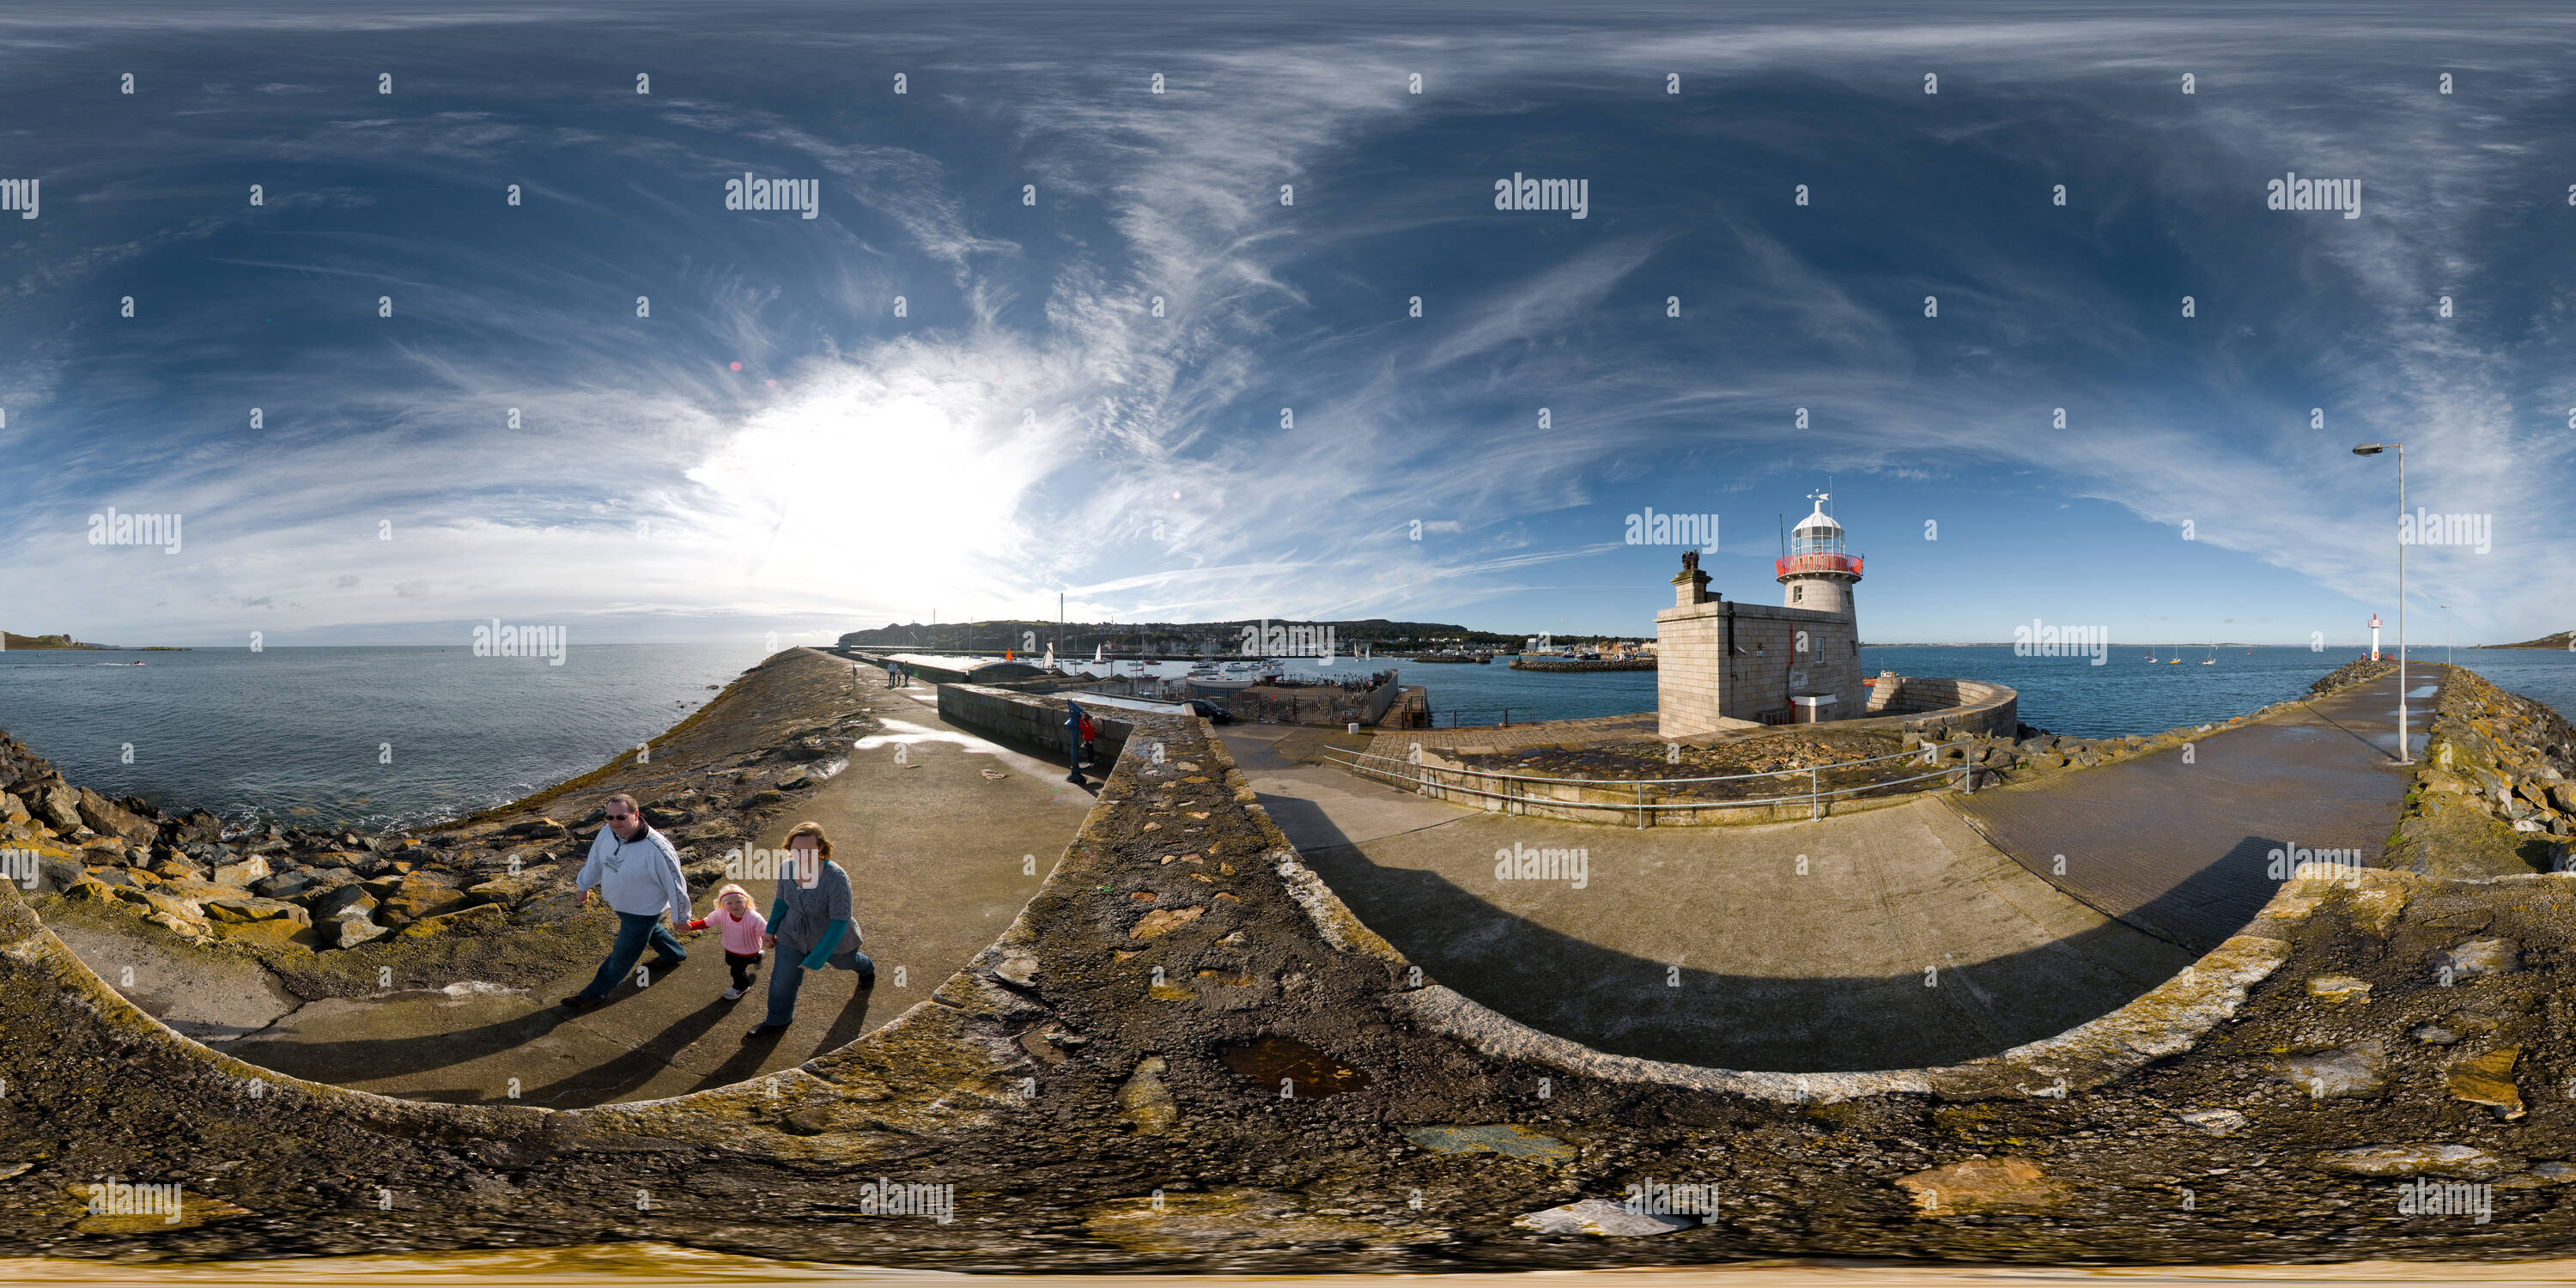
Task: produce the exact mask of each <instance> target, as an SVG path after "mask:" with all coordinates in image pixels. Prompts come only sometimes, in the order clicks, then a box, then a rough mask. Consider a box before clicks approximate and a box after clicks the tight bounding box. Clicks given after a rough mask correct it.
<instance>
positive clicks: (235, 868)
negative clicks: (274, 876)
mask: <svg viewBox="0 0 2576 1288" xmlns="http://www.w3.org/2000/svg"><path fill="white" fill-rule="evenodd" d="M270 872H271V869H270V868H269V866H268V860H267V859H265V858H263V857H261V856H259V855H256V854H254V855H251V856H250V857H249V858H246V859H242V860H240V861H238V862H234V863H220V864H217V865H215V884H217V885H228V886H239V887H241V888H242V889H244V890H248V889H249V888H251V886H252V884H254V883H256V882H258V881H261V880H264V879H266V878H267V877H268V875H269V874H270Z"/></svg>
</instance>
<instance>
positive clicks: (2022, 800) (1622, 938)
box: [1221, 680, 2430, 1072]
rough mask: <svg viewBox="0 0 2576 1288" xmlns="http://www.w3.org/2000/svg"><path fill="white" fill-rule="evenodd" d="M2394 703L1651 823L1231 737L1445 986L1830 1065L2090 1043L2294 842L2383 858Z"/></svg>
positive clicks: (1305, 848) (2243, 898)
mask: <svg viewBox="0 0 2576 1288" xmlns="http://www.w3.org/2000/svg"><path fill="white" fill-rule="evenodd" d="M2416 700H2417V701H2418V702H2419V703H2421V704H2422V707H2423V709H2425V710H2428V711H2429V708H2430V695H2429V694H2423V695H2422V696H2419V697H2418V698H2417V699H2416ZM2395 711H2396V687H2395V682H2394V680H2389V681H2383V682H2380V683H2376V684H2370V685H2363V686H2357V687H2356V688H2355V689H2351V690H2346V691H2344V692H2343V693H2339V694H2336V695H2333V696H2331V697H2329V698H2327V699H2324V700H2322V701H2320V702H2317V703H2315V704H2312V705H2310V706H2307V707H2301V708H2294V709H2292V710H2291V711H2289V712H2287V713H2284V714H2283V715H2281V716H2278V717H2274V718H2272V719H2268V720H2265V721H2260V722H2256V723H2253V724H2248V725H2245V726H2240V727H2238V728H2236V729H2232V730H2224V731H2214V732H2213V733H2212V734H2211V735H2210V736H2209V737H2207V738H2205V739H2202V740H2200V741H2199V742H2198V743H2197V744H2196V745H2195V747H2194V751H2193V760H2192V763H2191V764H2190V765H2183V764H2182V763H2181V757H2180V756H2179V754H2176V755H2174V756H2172V757H2170V758H2166V759H2150V760H2140V761H2132V762H2127V763H2122V764H2118V765H2112V766H2106V767H2102V768H2098V769H2092V770H2085V771H2080V772H2074V773H2065V774H2058V775H2054V776H2051V777H2048V778H2045V779H2042V780H2039V781H2038V782H2035V783H2032V784H2029V785H2027V786H2020V787H2014V788H2009V789H1990V790H1988V791H1984V792H1979V793H1976V794H1975V795H1973V796H1965V797H1956V796H1942V797H1935V798H1927V799H1923V800H1919V801H1916V802H1913V803H1911V804H1907V805H1904V806H1899V807H1893V808H1889V809H1883V810H1875V811H1870V812H1865V813H1859V814H1851V815H1842V816H1835V817H1829V818H1826V819H1823V820H1820V821H1815V822H1806V823H1788V824H1776V825H1770V826H1763V827H1732V828H1664V829H1646V830H1638V829H1632V828H1620V827H1611V826H1603V825H1596V824H1584V823H1573V822H1566V821H1561V820H1555V819H1546V818H1532V817H1517V816H1509V815H1498V814H1489V813H1484V812H1481V811H1475V810H1467V809H1460V808H1457V807H1455V806H1451V805H1447V804H1443V803H1438V802H1432V801H1426V800H1423V799H1421V798H1419V797H1416V796H1412V795H1410V794H1407V793H1403V792H1400V791H1396V790H1393V789H1390V788H1387V787H1384V786H1380V785H1378V784H1375V783H1373V782H1370V781H1368V780H1364V779H1361V778H1358V777H1356V776H1352V775H1349V774H1345V773H1343V772H1341V771H1339V770H1335V769H1330V768H1326V767H1324V766H1321V765H1319V764H1314V763H1299V761H1300V760H1301V759H1303V760H1307V761H1309V762H1311V755H1309V756H1305V757H1299V756H1294V755H1283V754H1280V751H1279V748H1280V746H1281V744H1282V741H1283V740H1282V739H1281V736H1280V734H1279V733H1278V732H1277V731H1265V730H1263V729H1261V728H1260V727H1251V728H1230V729H1227V730H1224V731H1221V732H1222V733H1223V735H1224V737H1225V741H1226V743H1227V745H1228V747H1229V748H1230V749H1231V750H1232V751H1233V753H1234V754H1235V756H1236V758H1237V760H1238V763H1240V764H1241V765H1242V766H1243V767H1244V770H1245V773H1246V775H1247V777H1248V778H1249V779H1250V780H1251V783H1252V786H1253V790H1254V791H1255V792H1256V793H1258V794H1259V796H1260V798H1261V801H1262V804H1263V805H1264V806H1265V807H1266V808H1267V809H1268V810H1269V811H1270V813H1271V815H1272V817H1273V818H1275V819H1277V820H1278V821H1279V823H1280V826H1281V829H1282V830H1283V831H1285V832H1286V833H1287V834H1288V836H1289V838H1290V840H1291V841H1292V842H1294V843H1295V844H1296V845H1297V846H1298V848H1299V850H1300V851H1301V852H1302V853H1303V854H1304V855H1305V857H1306V860H1307V862H1308V863H1309V864H1310V865H1311V866H1313V867H1314V868H1315V870H1316V871H1317V872H1318V873H1320V874H1321V875H1322V876H1323V877H1324V879H1325V880H1326V881H1327V882H1329V883H1330V884H1331V885H1332V887H1333V889H1334V891H1335V892H1336V893H1338V894H1339V895H1341V897H1342V898H1343V900H1344V901H1346V902H1347V903H1349V904H1350V906H1351V908H1352V910H1353V911H1354V912H1356V913H1357V914H1358V915H1359V916H1360V918H1361V919H1362V920H1363V921H1365V922H1367V923H1368V925H1369V926H1370V927H1371V928H1372V929H1374V930H1376V931H1377V932H1378V933H1380V934H1382V935H1384V936H1386V937H1387V939H1388V940H1389V941H1390V942H1391V943H1393V944H1394V945H1395V946H1396V947H1397V948H1398V949H1400V950H1401V951H1403V952H1404V953H1405V954H1406V955H1407V956H1408V957H1410V958H1411V959H1412V960H1413V961H1415V962H1417V963H1419V964H1420V965H1421V966H1422V967H1423V969H1424V970H1425V971H1426V972H1428V973H1429V974H1430V975H1432V976H1433V977H1434V978H1435V979H1437V980H1438V981H1439V982H1441V983H1444V984H1447V985H1449V986H1450V987H1453V988H1456V989H1458V990H1459V991H1460V992H1462V993H1465V994H1466V995H1467V996H1469V997H1472V998H1474V999H1475V1000H1476V1001H1478V1002H1481V1003H1483V1004H1485V1005H1487V1006H1489V1007H1492V1008H1493V1009H1495V1010H1497V1011H1500V1012H1502V1013H1504V1014H1506V1015H1509V1016H1511V1017H1512V1018H1514V1019H1517V1020H1520V1021H1522V1022H1523V1023H1526V1024H1529V1025H1531V1026H1533V1027H1535V1028H1539V1029H1542V1030H1544V1031H1546V1032H1549V1033H1553V1034H1556V1035H1559V1036H1562V1037H1566V1038H1571V1039H1573V1040H1575V1041H1579V1042H1582V1043H1584V1044H1586V1045H1588V1046H1592V1047H1595V1048H1597V1049H1600V1050H1604V1051H1609V1052H1613V1053H1616V1054H1622V1055H1634V1056H1641V1057H1646V1058H1650V1059H1661V1060H1672V1061H1679V1062H1683V1063H1690V1064H1700V1065H1711V1066H1717V1067H1723V1068H1732V1069H1743V1070H1769V1071H1780V1072H1818V1071H1859V1070H1873V1069H1890V1068H1900V1067H1909V1066H1922V1065H1938V1064H1944V1063H1949V1062H1953V1061H1959V1060H1965V1059H1970V1058H1973V1057H1977V1056H1983V1055H1992V1054H1995V1053H1997V1052H2000V1051H2003V1050H2006V1049H2008V1048H2010V1047H2012V1046H2015V1045H2018V1044H2020V1043H2024V1042H2029V1041H2033V1040H2036V1039H2039V1038H2044V1037H2049V1036H2052V1035H2055V1034H2057V1033H2061V1032H2064V1031H2065V1030H2067V1029H2069V1028H2073V1027H2074V1026H2076V1025H2078V1024H2081V1023H2084V1022H2085V1021H2088V1020H2091V1019H2094V1018H2096V1017H2098V1016H2101V1015H2103V1014H2106V1013H2108V1012H2110V1011H2112V1010H2115V1009H2117V1008H2118V1007H2120V1006H2122V1005H2124V1004H2126V1003H2127V1002H2129V1001H2130V1000H2132V999H2134V998H2136V997H2137V996H2138V995H2140V994H2142V993H2144V992H2146V991H2147V990H2148V989H2150V988H2153V987H2154V986H2156V985H2157V984H2159V983H2162V982H2163V981H2164V980H2166V979H2168V978H2170V977H2172V976H2173V975H2175V974H2176V973H2178V972H2180V971H2181V970H2182V968H2183V967H2185V966H2187V965H2189V964H2191V962H2192V961H2193V960H2194V959H2196V958H2197V957H2199V956H2200V955H2201V954H2202V953H2204V952H2206V951H2207V950H2208V949H2209V948H2211V947H2214V946H2215V945H2216V944H2217V943H2218V942H2219V941H2220V940H2222V939H2224V938H2226V936H2227V935H2229V934H2231V933H2233V932H2234V931H2235V930H2237V929H2238V928H2239V927H2241V926H2242V925H2243V924H2244V923H2245V922H2246V921H2247V920H2249V919H2251V918H2252V916H2253V915H2254V913H2255V912H2256V911H2257V910H2258V909H2259V908H2260V907H2261V906H2262V904H2263V902H2264V901H2265V900H2266V899H2268V898H2270V897H2271V894H2272V892H2273V890H2274V888H2275V886H2276V885H2277V884H2278V883H2277V882H2275V881H2273V880H2271V879H2269V877H2268V874H2267V872H2266V852H2267V851H2268V850H2270V849H2271V848H2274V847H2276V846H2286V845H2289V844H2296V845H2299V846H2302V847H2306V848H2310V849H2353V850H2358V851H2360V852H2361V854H2362V856H2363V859H2364V861H2365V862H2369V861H2375V860H2376V858H2377V856H2378V854H2379V852H2380V842H2381V841H2382V840H2383V839H2384V838H2385V836H2386V835H2387V832H2388V829H2389V827H2390V826H2391V824H2392V823H2393V821H2394V819H2395V817H2396V812H2397V806H2398V802H2399V799H2400V797H2401V796H2402V795H2403V792H2404V790H2405V782H2406V779H2405V777H2404V773H2403V771H2401V770H2397V769H2394V768H2390V767H2387V766H2385V765H2384V764H2383V763H2382V762H2384V761H2386V760H2387V758H2388V756H2389V753H2390V751H2391V749H2392V748H2393V745H2394V733H2393V725H2394V721H2395ZM2167 759H2169V760H2170V761H2171V763H2167ZM1532 850H1535V851H1539V852H1541V853H1542V855H1544V854H1545V853H1546V852H1549V851H1556V852H1558V855H1559V857H1558V859H1557V860H1556V869H1557V874H1556V875H1554V876H1551V877H1547V878H1543V879H1534V880H1533V879H1524V878H1521V877H1519V876H1518V875H1514V876H1511V877H1508V878H1506V877H1501V876H1498V875H1497V862H1498V852H1508V853H1509V854H1510V855H1511V856H1513V857H1514V859H1515V860H1517V857H1518V856H1519V855H1520V854H1522V853H1524V852H1526V851H1532ZM1575 851H1580V852H1582V854H1583V867H1582V871H1581V877H1580V880H1579V881H1578V880H1577V879H1576V878H1575V877H1574V876H1573V875H1571V874H1570V872H1568V870H1567V863H1566V859H1567V858H1570V856H1571V854H1572V853H1573V852H1575ZM2058 854H2065V855H2067V856H2068V863H2067V871H2066V874H2065V875H2062V876H2061V875H2058V874H2056V872H2055V856H2056V855H2058ZM1544 862H1545V860H1544V859H1542V863H1544ZM1514 867H1515V871H1516V872H1517V867H1518V864H1517V862H1515V864H1514Z"/></svg>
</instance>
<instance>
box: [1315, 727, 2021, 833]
mask: <svg viewBox="0 0 2576 1288" xmlns="http://www.w3.org/2000/svg"><path fill="white" fill-rule="evenodd" d="M1339 750H1340V749H1339V748H1335V747H1327V748H1325V749H1324V756H1325V758H1326V759H1327V760H1330V759H1332V757H1333V754H1334V753H1335V752H1337V751H1339ZM1344 754H1354V753H1344ZM1908 754H1911V753H1908ZM1362 758H1363V759H1368V760H1394V758H1393V757H1390V756H1366V757H1362ZM1881 759H1885V758H1884V757H1882V758H1881ZM1337 763H1341V764H1343V765H1344V766H1345V767H1346V768H1348V769H1351V770H1352V771H1354V772H1357V773H1363V774H1379V775H1383V776H1385V777H1388V778H1392V779H1395V780H1396V781H1398V782H1408V783H1415V784H1418V785H1420V786H1424V787H1432V788H1437V789H1439V790H1440V791H1442V792H1464V793H1466V794H1467V795H1470V796H1482V797H1486V798H1488V799H1491V800H1499V801H1526V800H1529V799H1531V798H1530V797H1528V796H1513V795H1511V794H1509V793H1506V792H1491V791H1486V790H1484V789H1483V788H1480V787H1469V786H1466V785H1464V784H1458V783H1435V782H1431V781H1429V780H1428V779H1424V778H1416V777H1413V776H1411V775H1408V774H1400V773H1396V772H1393V771H1391V770H1384V769H1372V768H1369V767H1367V766H1365V765H1359V764H1354V763H1350V762H1347V761H1345V762H1337ZM1396 763H1398V764H1405V765H1411V767H1412V768H1415V769H1428V770H1434V771H1437V772H1439V773H1444V774H1482V773H1484V772H1485V771H1483V770H1462V769H1449V768H1446V767H1444V766H1439V765H1412V762H1410V761H1396ZM1854 763H1857V762H1854ZM1975 768H1976V766H1974V765H1969V764H1965V763H1962V764H1959V765H1951V766H1944V767H1942V768H1940V769H1936V770H1933V771H1932V772H1931V773H1928V774H1915V775H1913V776H1911V777H1908V778H1891V779H1889V780H1887V781H1886V782H1883V783H1862V784H1860V785H1858V786H1854V787H1837V788H1835V789H1833V790H1832V791H1824V790H1822V789H1821V787H1820V786H1811V787H1810V788H1809V790H1807V791H1804V792H1799V793H1797V794H1794V795H1789V796H1764V797H1753V798H1747V799H1742V800H1721V801H1673V800H1665V801H1655V802H1652V803H1649V802H1648V801H1647V800H1646V799H1645V789H1646V783H1647V782H1648V781H1650V780H1643V779H1634V780H1627V781H1624V782H1623V781H1621V780H1618V779H1598V778H1584V779H1558V780H1555V781H1559V782H1579V783H1584V784H1586V785H1589V786H1593V787H1621V786H1634V787H1635V788H1636V789H1637V800H1636V802H1635V803H1634V804H1628V803H1624V802H1618V801H1569V800H1557V799H1553V798H1550V799H1546V800H1545V801H1544V802H1543V803H1545V804H1547V805H1551V806H1556V807H1559V808H1568V809H1606V810H1620V811H1626V810H1632V809H1633V810H1635V811H1636V812H1637V826H1639V827H1644V826H1645V825H1646V811H1648V810H1702V809H1740V808H1745V807H1749V806H1754V805H1786V804H1790V803H1793V802H1796V801H1806V802H1808V803H1809V804H1811V805H1813V806H1814V807H1815V808H1816V811H1817V814H1816V816H1817V817H1819V818H1821V817H1823V809H1824V802H1825V801H1827V800H1829V799H1832V798H1834V797H1837V796H1856V795H1859V794H1860V793H1862V792H1874V791H1878V790H1880V789H1882V788H1888V787H1902V786H1904V785H1905V784H1907V783H1919V782H1923V781H1925V780H1927V779H1933V778H1947V777H1949V776H1950V775H1952V774H1959V775H1961V776H1962V777H1963V778H1964V777H1965V776H1966V775H1967V773H1968V772H1969V771H1972V770H1974V769H1975ZM1780 772H1795V771H1794V770H1790V771H1780ZM1811 773H1812V771H1811ZM1488 776H1489V777H1494V778H1499V779H1502V780H1504V781H1506V782H1539V781H1547V780H1542V779H1529V778H1523V777H1520V776H1517V775H1509V774H1493V775H1488ZM1751 776H1753V777H1767V776H1768V775H1751ZM1660 781H1665V782H1714V781H1718V780H1715V779H1665V780H1660ZM1810 781H1811V783H1812V782H1813V779H1812V777H1811V779H1810ZM1970 790H1974V788H1973V787H1971V788H1970Z"/></svg>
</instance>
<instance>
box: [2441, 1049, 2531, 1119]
mask: <svg viewBox="0 0 2576 1288" xmlns="http://www.w3.org/2000/svg"><path fill="white" fill-rule="evenodd" d="M2521 1056H2522V1048H2521V1047H2518V1046H2509V1047H2498V1048H2497V1049H2495V1050H2493V1051H2489V1052H2486V1053H2484V1054H2482V1055H2473V1056H2466V1057H2463V1058H2461V1059H2458V1060H2454V1061H2452V1062H2451V1066H2450V1068H2449V1069H2447V1070H2446V1071H2445V1077H2444V1080H2445V1082H2447V1083H2448V1084H2449V1089H2450V1092H2451V1098H2452V1099H2453V1100H2465V1101H2467V1102H2469V1103H2470V1104H2473V1105H2487V1106H2491V1107H2493V1108H2494V1109H2495V1110H2496V1111H2497V1112H2498V1113H2500V1114H2502V1115H2503V1116H2504V1117H2506V1118H2508V1119H2512V1118H2520V1117H2522V1115H2523V1107H2522V1089H2521V1088H2520V1087H2517V1086H2515V1085H2514V1081H2513V1065H2514V1061H2516V1060H2518V1059H2520V1058H2521Z"/></svg>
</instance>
